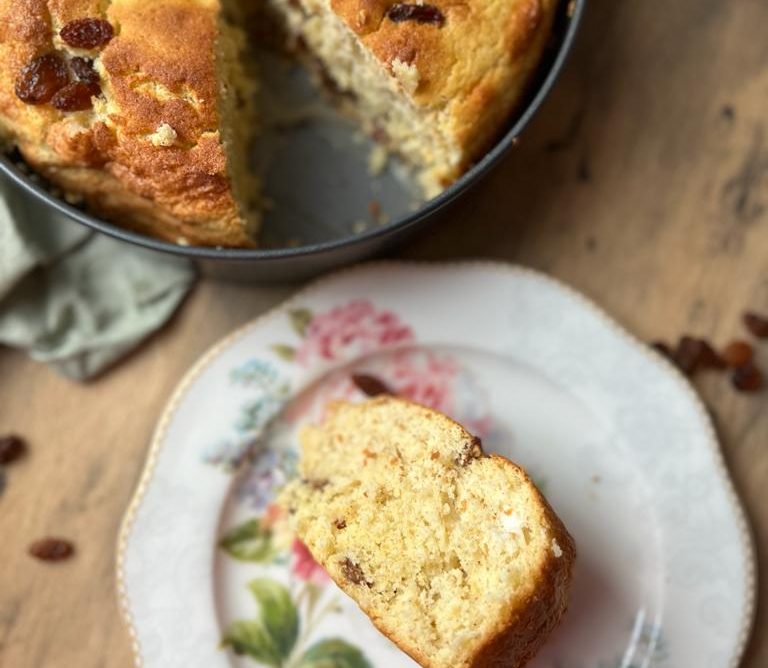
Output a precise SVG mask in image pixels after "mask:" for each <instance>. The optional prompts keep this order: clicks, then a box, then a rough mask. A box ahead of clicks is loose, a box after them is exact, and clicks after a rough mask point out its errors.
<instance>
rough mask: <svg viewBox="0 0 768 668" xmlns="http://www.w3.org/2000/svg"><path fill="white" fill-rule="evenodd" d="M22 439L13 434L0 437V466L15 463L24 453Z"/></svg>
mask: <svg viewBox="0 0 768 668" xmlns="http://www.w3.org/2000/svg"><path fill="white" fill-rule="evenodd" d="M26 449H27V446H26V444H25V443H24V439H22V438H21V437H19V436H16V435H15V434H9V435H8V436H0V466H4V465H5V464H10V463H11V462H15V461H16V460H17V459H19V458H20V457H22V456H23V455H24V453H25V452H26Z"/></svg>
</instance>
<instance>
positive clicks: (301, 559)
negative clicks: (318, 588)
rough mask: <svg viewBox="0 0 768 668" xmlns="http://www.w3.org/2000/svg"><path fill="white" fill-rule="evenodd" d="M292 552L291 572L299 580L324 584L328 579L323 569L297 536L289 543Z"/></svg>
mask: <svg viewBox="0 0 768 668" xmlns="http://www.w3.org/2000/svg"><path fill="white" fill-rule="evenodd" d="M291 552H293V565H292V566H291V571H292V573H293V574H294V575H295V576H296V577H297V578H299V579H300V580H305V581H307V582H314V583H315V584H325V583H326V582H328V580H329V579H330V578H329V576H328V573H326V572H325V569H324V568H323V567H322V566H321V565H320V564H318V563H317V562H316V561H315V558H314V557H313V556H312V553H311V552H310V551H309V550H308V549H307V546H306V545H304V543H302V542H301V541H300V540H299V539H298V538H295V539H294V541H293V544H292V545H291Z"/></svg>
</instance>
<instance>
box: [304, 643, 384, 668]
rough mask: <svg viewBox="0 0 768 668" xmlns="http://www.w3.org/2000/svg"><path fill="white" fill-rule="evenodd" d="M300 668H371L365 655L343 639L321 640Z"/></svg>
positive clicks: (307, 652)
mask: <svg viewBox="0 0 768 668" xmlns="http://www.w3.org/2000/svg"><path fill="white" fill-rule="evenodd" d="M298 668H371V664H370V663H369V662H368V659H366V658H365V656H364V655H363V653H362V652H361V651H360V650H359V649H357V647H354V646H353V645H350V644H349V643H348V642H347V641H346V640H342V639H341V638H330V639H328V640H321V641H320V642H318V643H316V644H314V645H312V647H310V648H309V649H308V650H307V651H306V653H305V654H304V656H303V657H301V660H300V661H299V663H298Z"/></svg>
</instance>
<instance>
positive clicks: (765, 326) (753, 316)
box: [744, 311, 768, 339]
mask: <svg viewBox="0 0 768 668" xmlns="http://www.w3.org/2000/svg"><path fill="white" fill-rule="evenodd" d="M744 324H745V325H746V327H747V329H748V330H749V331H750V332H751V333H752V334H753V335H754V336H756V337H757V338H758V339H768V316H763V315H760V314H759V313H755V312H754V311H748V312H747V313H745V314H744Z"/></svg>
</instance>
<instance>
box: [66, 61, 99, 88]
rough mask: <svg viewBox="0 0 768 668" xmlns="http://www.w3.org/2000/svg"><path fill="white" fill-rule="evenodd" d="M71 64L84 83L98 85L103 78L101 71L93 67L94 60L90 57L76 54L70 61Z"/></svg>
mask: <svg viewBox="0 0 768 668" xmlns="http://www.w3.org/2000/svg"><path fill="white" fill-rule="evenodd" d="M69 66H70V67H71V68H72V71H73V72H74V73H75V76H76V77H77V78H78V79H79V80H80V81H82V82H83V83H87V84H91V85H92V86H98V85H99V83H100V81H101V79H100V78H99V73H98V72H97V71H96V70H95V69H93V61H92V60H91V59H90V58H83V57H82V56H75V57H74V58H72V60H70V61H69Z"/></svg>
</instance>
